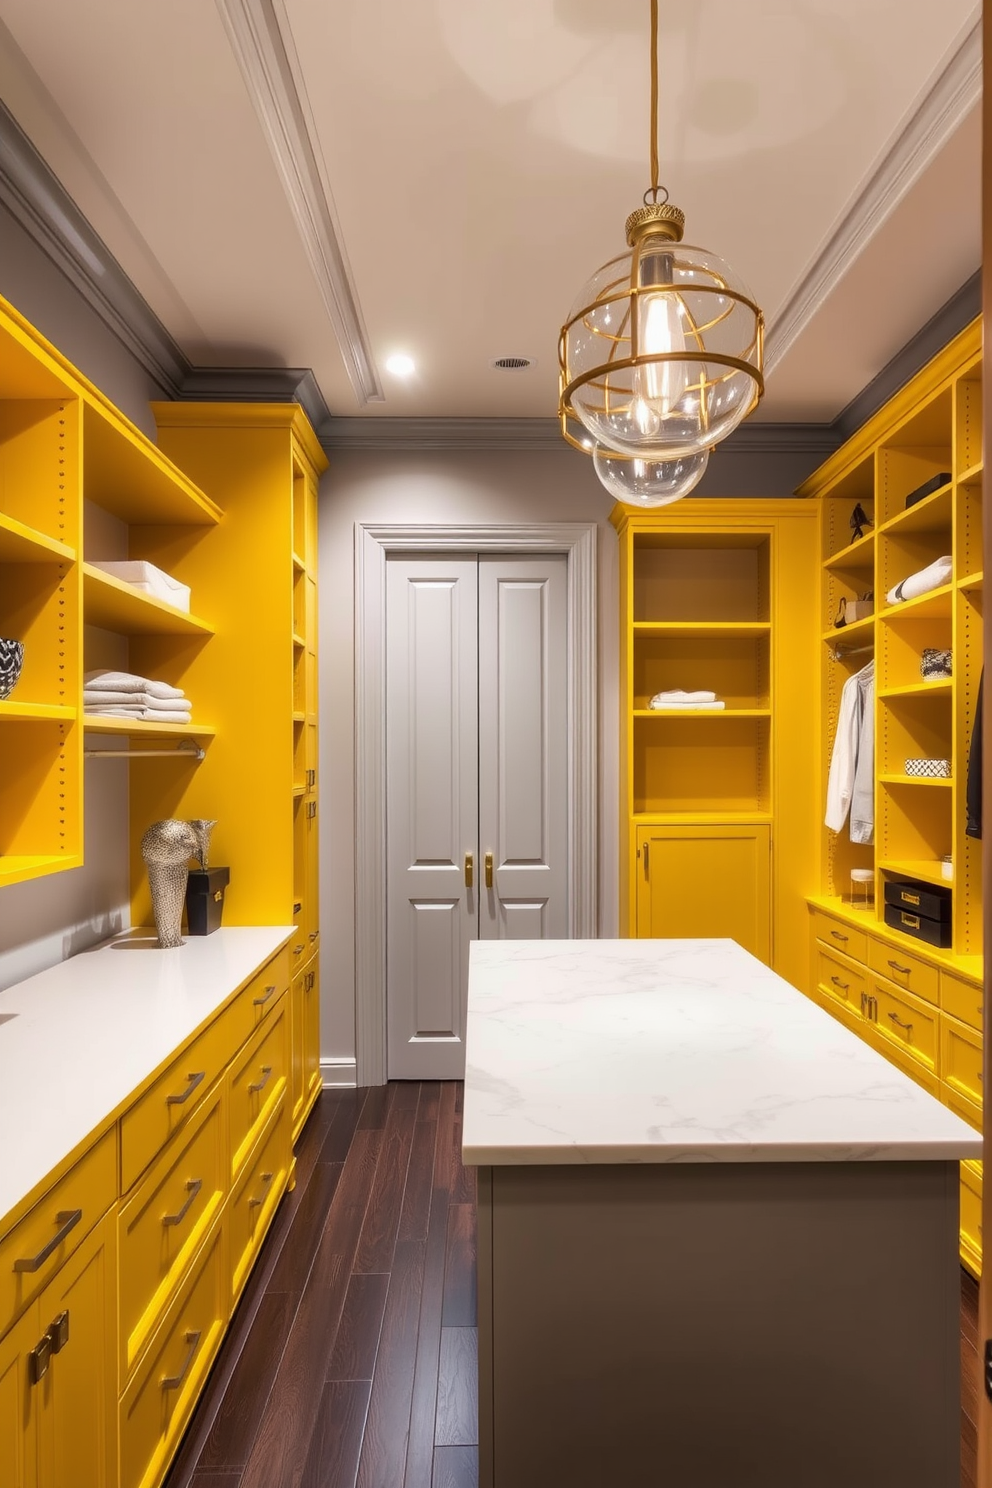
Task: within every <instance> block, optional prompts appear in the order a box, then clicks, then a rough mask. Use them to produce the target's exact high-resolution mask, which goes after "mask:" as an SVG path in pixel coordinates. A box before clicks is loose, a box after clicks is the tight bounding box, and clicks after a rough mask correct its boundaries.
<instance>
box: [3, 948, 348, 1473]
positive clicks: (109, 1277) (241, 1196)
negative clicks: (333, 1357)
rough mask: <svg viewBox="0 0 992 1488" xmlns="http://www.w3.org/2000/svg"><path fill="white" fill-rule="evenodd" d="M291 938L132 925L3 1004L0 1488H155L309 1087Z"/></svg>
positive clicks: (231, 1303) (282, 1180)
mask: <svg viewBox="0 0 992 1488" xmlns="http://www.w3.org/2000/svg"><path fill="white" fill-rule="evenodd" d="M292 934H293V931H292V927H274V928H270V927H265V928H255V927H252V928H239V929H229V930H219V931H217V932H216V933H215V934H213V935H211V936H208V937H204V938H202V939H191V940H189V941H188V942H187V944H186V945H185V946H183V947H182V948H180V949H178V950H172V951H163V950H160V949H159V948H158V947H157V945H156V942H155V940H154V937H153V936H152V935H151V934H150V933H149V932H140V931H139V932H134V933H132V934H130V935H128V936H126V937H123V938H121V939H119V940H116V941H113V942H111V943H110V944H107V945H103V946H101V947H99V948H97V949H95V950H93V951H89V952H84V953H83V954H81V955H78V956H74V957H72V958H71V959H70V960H68V961H65V962H63V963H62V964H61V965H59V966H56V967H53V968H51V969H50V970H49V971H46V972H42V973H41V974H40V975H38V976H36V977H32V978H31V979H30V980H29V981H26V982H22V983H20V984H19V985H18V986H16V987H11V988H10V989H8V991H6V992H4V993H0V1063H2V1068H3V1071H4V1079H3V1081H2V1088H0V1120H2V1124H3V1125H2V1129H3V1132H4V1146H3V1163H2V1164H0V1215H2V1218H0V1488H69V1485H71V1488H157V1485H158V1484H159V1483H161V1481H162V1479H163V1477H164V1475H165V1473H166V1470H167V1468H168V1466H169V1463H170V1461H171V1459H172V1457H173V1455H174V1453H175V1449H176V1446H177V1445H178V1442H179V1440H180V1437H181V1436H182V1433H183V1430H184V1428H185V1426H186V1424H187V1422H188V1421H189V1418H190V1415H191V1413H192V1411H193V1408H194V1406H195V1404H196V1401H197V1397H198V1395H199V1392H200V1389H201V1387H202V1385H203V1382H204V1380H205V1378H206V1376H207V1372H208V1371H209V1368H210V1365H211V1363H212V1362H213V1359H214V1357H215V1355H216V1352H217V1348H218V1346H219V1344H220V1342H221V1339H222V1338H223V1336H224V1332H225V1329H226V1327H227V1325H228V1321H229V1319H230V1317H231V1314H232V1312H233V1309H234V1307H235V1305H236V1303H237V1301H238V1298H239V1296H240V1293H241V1290H242V1288H243V1287H244V1284H245V1281H246V1279H247V1277H248V1275H249V1273H250V1271H251V1268H252V1265H253V1263H254V1261H255V1259H256V1257H257V1255H258V1252H259V1249H260V1247H261V1244H262V1241H263V1240H264V1238H265V1235H266V1232H267V1230H268V1228H269V1224H270V1222H271V1220H272V1217H273V1215H274V1213H275V1211H276V1208H277V1206H278V1204H279V1201H280V1199H281V1198H282V1195H283V1194H284V1193H285V1191H286V1189H287V1187H289V1186H291V1183H292V1172H293V1155H292V1140H293V1131H294V1124H295V1123H294V1106H295V1108H296V1109H297V1111H299V1109H300V1108H301V1106H303V1107H304V1108H305V1109H309V1107H310V1106H312V1103H313V1099H314V1098H315V1096H316V1089H310V1088H309V1087H308V1089H307V1090H306V1091H303V1092H298V1091H295V1090H294V1088H293V1086H294V1080H297V1079H298V1074H294V1069H295V1065H294V1060H293V1047H294V1045H293V1039H294V1029H293V1026H292V1024H293V1012H294V1004H293V1001H292V998H291V980H292V971H291V966H290V959H291V958H290V941H291V937H292ZM317 1088H319V1087H317ZM298 1129H299V1127H298V1125H297V1130H298Z"/></svg>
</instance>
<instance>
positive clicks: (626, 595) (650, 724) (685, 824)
mask: <svg viewBox="0 0 992 1488" xmlns="http://www.w3.org/2000/svg"><path fill="white" fill-rule="evenodd" d="M815 519H816V512H815V509H814V508H813V507H812V505H811V504H810V503H806V502H798V501H723V500H711V501H697V500H691V499H690V500H688V501H682V502H679V503H678V506H677V507H672V508H669V509H666V510H665V511H662V512H656V513H646V512H640V511H638V512H635V511H633V510H631V509H629V508H626V507H622V506H621V507H617V508H616V509H615V510H614V513H613V517H612V520H613V523H614V525H615V526H616V528H617V532H618V534H619V540H620V578H621V710H622V713H621V722H622V733H621V738H622V744H621V773H622V799H621V813H622V820H621V838H622V842H621V880H622V881H621V906H622V909H621V919H622V923H623V925H624V928H625V929H626V931H627V933H628V934H631V935H659V934H660V935H665V936H673V935H674V936H677V935H701V936H706V935H715V936H722V935H730V936H732V937H733V938H734V939H739V940H740V941H741V944H743V945H745V946H746V947H747V949H748V950H751V951H753V952H754V953H755V954H756V955H759V956H760V957H761V958H762V959H763V960H765V961H767V962H769V964H771V965H773V966H774V967H775V969H776V970H778V971H780V972H781V973H782V974H783V975H784V976H786V977H788V978H790V979H792V980H796V979H797V978H798V976H799V975H800V974H802V972H803V969H804V967H805V927H804V925H803V923H802V920H801V916H800V911H801V904H799V903H798V902H797V899H796V893H795V888H796V884H797V883H803V882H805V881H806V880H807V878H809V877H810V876H811V875H812V873H813V869H814V860H815V847H816V836H815V818H814V800H813V795H812V790H811V788H810V783H809V781H808V772H807V771H804V770H803V769H802V768H800V764H799V762H800V760H802V759H803V758H804V757H805V758H808V757H809V754H810V753H811V752H812V750H813V747H814V721H813V720H814V704H815V693H814V683H813V679H812V678H811V677H810V673H809V668H808V665H806V664H805V663H804V661H803V653H804V647H806V648H808V646H809V644H810V642H811V639H812V636H813V634H814V625H815V609H814V597H813V596H812V595H811V593H810V588H809V583H808V574H809V571H810V568H811V566H812V565H813V563H814V561H815V559H814V554H815V540H816V520H815ZM678 693H688V694H693V693H702V694H703V695H704V697H703V699H702V700H699V701H698V702H697V704H696V705H694V706H691V707H684V706H678V705H677V703H676V702H675V700H674V699H671V700H670V701H669V704H668V705H667V706H664V707H658V706H655V707H652V706H651V704H652V699H655V698H657V697H658V696H659V695H664V694H669V695H672V694H675V695H677V694H678ZM708 695H712V696H713V699H714V701H713V702H710V701H709V698H708ZM662 700H663V701H664V699H662ZM773 844H774V851H773ZM645 849H646V851H645Z"/></svg>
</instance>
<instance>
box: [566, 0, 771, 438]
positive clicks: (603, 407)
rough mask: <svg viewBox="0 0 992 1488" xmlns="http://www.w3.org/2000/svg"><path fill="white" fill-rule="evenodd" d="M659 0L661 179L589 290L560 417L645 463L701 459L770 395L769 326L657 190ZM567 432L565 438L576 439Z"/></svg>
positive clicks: (572, 318)
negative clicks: (623, 247)
mask: <svg viewBox="0 0 992 1488" xmlns="http://www.w3.org/2000/svg"><path fill="white" fill-rule="evenodd" d="M657 35H658V0H651V180H652V184H651V187H650V188H649V190H648V191H646V192H645V194H644V205H643V206H641V207H638V208H637V210H636V211H634V212H632V213H631V214H630V216H629V217H628V218H627V223H626V237H627V245H628V252H626V253H622V254H620V255H618V256H617V257H616V258H613V259H611V260H610V261H609V263H606V264H604V265H603V267H602V268H600V269H597V270H596V272H595V273H594V274H593V276H592V278H591V279H590V280H589V281H588V283H587V284H586V285H585V286H584V287H583V289H582V290H580V292H579V294H578V295H577V296H576V298H575V302H574V304H573V306H572V309H571V311H570V313H569V317H568V319H567V320H566V322H565V324H564V325H563V326H562V330H561V335H560V337H559V342H558V361H559V368H560V374H561V383H560V387H561V394H560V401H559V414H560V416H561V418H562V422H563V426H564V421H565V420H566V419H575V420H576V421H578V423H580V424H581V425H582V426H583V429H584V430H585V431H586V432H587V433H588V434H589V435H590V436H591V445H592V447H593V448H598V449H600V450H603V451H613V452H614V453H615V454H618V455H627V456H630V457H632V458H636V459H640V460H642V461H658V462H669V461H673V460H674V461H677V460H685V459H689V458H691V457H692V456H694V455H699V454H702V453H703V451H705V450H710V449H712V448H713V446H714V445H716V444H718V443H719V442H720V440H721V439H725V438H726V437H727V435H728V434H730V433H731V432H732V431H733V430H734V429H736V427H737V425H738V424H739V423H740V422H741V421H742V420H743V419H744V418H746V417H747V415H748V414H749V413H750V412H751V411H752V409H753V408H754V407H755V406H756V404H757V402H758V399H759V398H760V397H761V394H762V392H763V390H764V381H763V376H762V357H763V337H764V320H763V316H762V313H761V310H760V309H759V307H758V306H757V305H756V304H755V302H754V300H753V298H752V296H751V294H750V292H749V291H748V289H747V286H746V285H745V284H744V283H743V281H742V280H741V279H740V278H739V277H738V276H737V275H735V274H734V273H733V271H732V270H731V269H730V268H729V267H728V266H727V265H726V264H725V263H724V262H723V260H722V259H721V258H719V257H718V256H717V255H716V254H715V253H711V252H710V251H709V250H708V249H705V248H697V247H693V246H690V245H689V244H686V243H683V241H682V237H683V231H684V227H685V216H684V214H683V213H682V212H681V211H680V210H679V208H678V207H675V206H672V205H670V203H669V201H668V192H667V191H666V190H665V189H664V188H663V187H659V185H658V153H657V117H658V67H657ZM566 437H567V436H566Z"/></svg>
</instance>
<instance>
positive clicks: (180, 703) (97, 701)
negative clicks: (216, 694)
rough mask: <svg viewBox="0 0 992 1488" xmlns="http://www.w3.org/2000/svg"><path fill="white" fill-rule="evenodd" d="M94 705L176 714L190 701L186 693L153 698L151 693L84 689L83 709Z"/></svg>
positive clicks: (93, 688) (97, 688)
mask: <svg viewBox="0 0 992 1488" xmlns="http://www.w3.org/2000/svg"><path fill="white" fill-rule="evenodd" d="M90 704H92V705H93V706H94V707H99V708H104V707H110V708H137V709H138V710H139V711H140V710H141V709H142V708H161V709H164V710H166V711H169V710H171V711H173V712H175V711H176V710H177V709H178V710H180V711H181V710H182V709H183V708H188V707H189V706H190V704H189V699H188V698H187V697H186V695H185V694H184V693H179V695H178V696H177V697H169V698H163V697H153V695H152V694H151V693H150V692H103V691H102V690H101V689H100V688H99V687H84V688H83V707H84V708H85V707H88V706H89V705H90Z"/></svg>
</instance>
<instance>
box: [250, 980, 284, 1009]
mask: <svg viewBox="0 0 992 1488" xmlns="http://www.w3.org/2000/svg"><path fill="white" fill-rule="evenodd" d="M277 985H278V984H277V983H275V982H273V984H272V986H271V987H266V989H265V996H264V997H253V998H252V1005H253V1006H254V1007H264V1006H265V1004H266V1003H267V1002H269V1001H270V1000H271V999H272V998H273V997H274V996H275V990H276V986H277Z"/></svg>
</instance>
